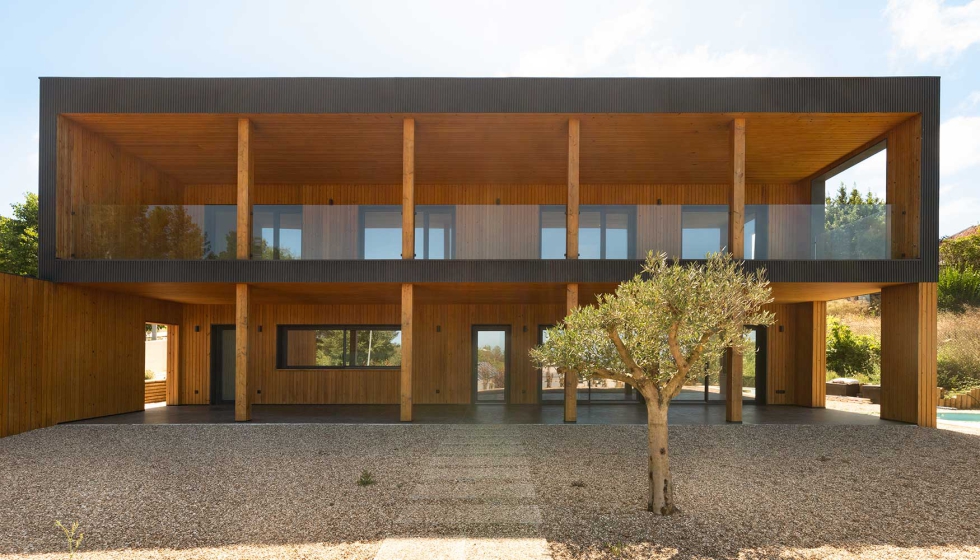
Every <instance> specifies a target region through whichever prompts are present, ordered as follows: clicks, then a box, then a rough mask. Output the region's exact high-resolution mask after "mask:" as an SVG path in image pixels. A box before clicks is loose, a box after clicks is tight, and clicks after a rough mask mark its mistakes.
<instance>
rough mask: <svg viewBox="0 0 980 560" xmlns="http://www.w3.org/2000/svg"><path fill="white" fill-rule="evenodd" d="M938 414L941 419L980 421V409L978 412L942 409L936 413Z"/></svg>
mask: <svg viewBox="0 0 980 560" xmlns="http://www.w3.org/2000/svg"><path fill="white" fill-rule="evenodd" d="M936 416H937V417H938V418H939V419H940V420H948V421H950V422H980V411H976V412H966V411H959V410H958V411H955V412H954V411H947V410H940V411H939V412H938V413H936Z"/></svg>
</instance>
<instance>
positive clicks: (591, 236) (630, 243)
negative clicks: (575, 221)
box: [578, 206, 636, 259]
mask: <svg viewBox="0 0 980 560" xmlns="http://www.w3.org/2000/svg"><path fill="white" fill-rule="evenodd" d="M578 235H579V242H578V243H579V245H578V247H579V249H578V251H579V258H580V259H631V258H633V255H634V254H635V253H636V247H635V246H634V245H635V239H636V207H635V206H582V208H581V210H580V212H579V234H578Z"/></svg>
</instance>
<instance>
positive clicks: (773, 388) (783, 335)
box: [766, 303, 797, 404]
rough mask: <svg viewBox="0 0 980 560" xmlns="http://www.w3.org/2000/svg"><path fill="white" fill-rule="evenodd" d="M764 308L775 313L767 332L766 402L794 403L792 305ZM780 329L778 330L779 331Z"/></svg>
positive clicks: (793, 324) (795, 325)
mask: <svg viewBox="0 0 980 560" xmlns="http://www.w3.org/2000/svg"><path fill="white" fill-rule="evenodd" d="M766 309H767V310H768V311H770V312H772V313H773V314H774V315H775V316H776V322H775V323H773V324H772V325H771V326H770V327H769V330H768V332H767V335H766V343H767V345H768V350H767V354H766V365H767V376H766V402H767V403H769V404H794V403H795V402H796V392H795V388H796V336H797V317H796V315H797V314H796V306H795V305H792V304H780V303H773V304H769V305H767V306H766ZM780 328H781V329H782V330H780Z"/></svg>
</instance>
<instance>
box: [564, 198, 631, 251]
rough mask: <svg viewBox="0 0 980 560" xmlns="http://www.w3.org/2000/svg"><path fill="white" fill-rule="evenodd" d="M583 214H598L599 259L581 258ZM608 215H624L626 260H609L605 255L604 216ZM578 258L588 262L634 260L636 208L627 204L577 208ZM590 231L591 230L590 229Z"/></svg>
mask: <svg viewBox="0 0 980 560" xmlns="http://www.w3.org/2000/svg"><path fill="white" fill-rule="evenodd" d="M585 212H598V213H599V257H598V258H595V259H590V258H589V257H582V214H583V213H585ZM610 213H614V214H626V258H625V259H609V257H608V256H607V255H606V249H607V248H606V232H607V231H608V227H607V225H606V216H607V215H608V214H610ZM578 219H579V258H580V259H581V258H586V259H589V260H600V261H605V260H631V259H635V258H636V206H635V205H629V204H588V205H582V206H579V209H578ZM590 229H591V228H590Z"/></svg>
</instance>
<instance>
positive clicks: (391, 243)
mask: <svg viewBox="0 0 980 560" xmlns="http://www.w3.org/2000/svg"><path fill="white" fill-rule="evenodd" d="M360 229H361V236H360V257H361V258H362V259H400V258H402V208H401V206H361V227H360Z"/></svg>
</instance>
